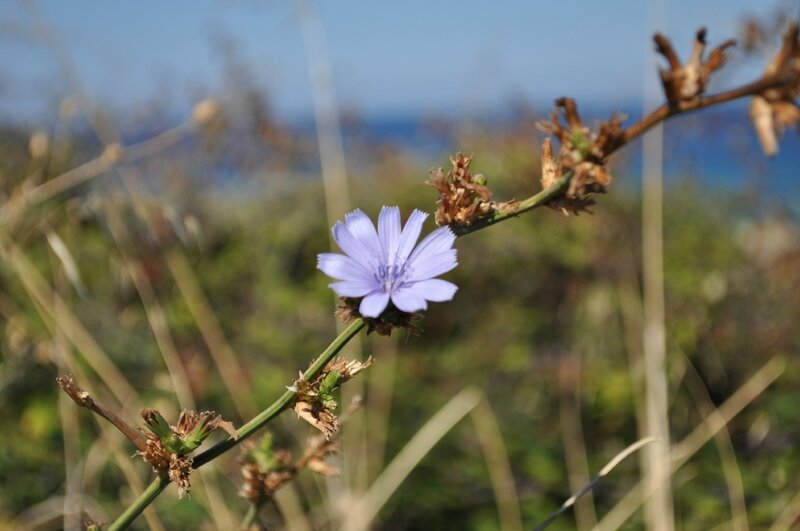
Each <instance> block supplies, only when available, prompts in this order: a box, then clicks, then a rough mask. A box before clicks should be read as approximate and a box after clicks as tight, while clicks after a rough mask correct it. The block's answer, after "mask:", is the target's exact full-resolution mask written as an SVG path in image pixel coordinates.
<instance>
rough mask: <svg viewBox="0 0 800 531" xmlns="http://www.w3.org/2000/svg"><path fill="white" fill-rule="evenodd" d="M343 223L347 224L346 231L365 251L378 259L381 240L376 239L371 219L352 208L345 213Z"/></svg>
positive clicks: (376, 235) (380, 250)
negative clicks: (351, 210)
mask: <svg viewBox="0 0 800 531" xmlns="http://www.w3.org/2000/svg"><path fill="white" fill-rule="evenodd" d="M344 224H345V225H346V226H347V230H348V232H350V234H352V235H353V237H354V238H355V239H357V240H358V241H360V242H361V243H362V245H364V247H365V248H366V250H367V252H369V254H370V255H371V256H373V257H375V258H376V259H378V260H380V257H381V252H382V251H383V249H381V242H380V240H379V239H378V233H377V232H375V225H373V224H372V220H371V219H369V217H368V216H367V215H366V214H364V213H363V212H362V211H361V210H354V211H353V212H350V213H349V214H347V215H345V217H344Z"/></svg>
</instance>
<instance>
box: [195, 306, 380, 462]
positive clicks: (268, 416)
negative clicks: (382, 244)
mask: <svg viewBox="0 0 800 531" xmlns="http://www.w3.org/2000/svg"><path fill="white" fill-rule="evenodd" d="M363 327H364V321H363V320H361V319H357V320H355V321H353V322H352V323H351V324H350V326H348V327H347V328H345V329H344V330H343V331H342V333H341V334H339V337H337V338H336V339H334V340H333V342H332V343H331V344H330V345H328V348H326V349H325V351H324V352H323V353H322V354H320V355H319V356H318V357H317V359H315V360H314V362H313V363H312V364H311V366H310V367H309V368H308V370H307V371H306V372H304V373H303V377H304V378H305V379H306V380H311V379H312V378H314V377H315V376H317V375H318V374H319V373H320V372H321V371H322V369H324V368H325V365H327V364H328V362H329V361H331V360H332V359H333V357H334V356H336V354H338V353H339V351H341V350H342V349H343V348H344V346H345V345H346V344H347V343H348V341H350V340H351V339H353V338H354V337H355V336H356V334H358V332H359V331H360V330H361V329H362V328H363ZM296 395H297V393H295V392H294V391H286V392H285V393H283V395H281V397H280V398H279V399H278V400H276V401H275V402H273V403H272V405H271V406H269V407H268V408H267V409H265V410H264V411H262V412H261V413H259V414H258V415H256V416H255V417H253V418H252V419H251V420H250V422H248V423H247V424H245V425H244V426H242V427H241V428H239V431H238V432H237V435H238V437H236V438H233V437H228V438H227V439H225V440H224V441H220V442H218V443H217V444H215V445H214V446H212V447H211V448H209V449H208V450H206V451H205V452H203V453H201V454H199V455H198V456H197V457H195V458H194V462H193V463H192V467H193V468H200V467H201V466H203V465H204V464H206V463H208V462H209V461H211V460H212V459H214V458H216V457H217V456H219V455H220V454H224V453H225V452H227V451H228V450H230V449H231V448H233V447H234V446H236V445H238V444H239V443H241V442H242V441H244V440H245V439H247V438H248V437H250V436H251V435H253V434H254V433H255V432H256V431H258V430H259V429H261V428H262V427H263V426H264V425H265V424H266V423H268V422H269V421H270V420H272V419H273V418H275V417H277V416H278V415H279V414H280V413H281V412H283V410H284V409H286V408H287V407H289V405H290V404H291V403H292V400H294V397H295V396H296Z"/></svg>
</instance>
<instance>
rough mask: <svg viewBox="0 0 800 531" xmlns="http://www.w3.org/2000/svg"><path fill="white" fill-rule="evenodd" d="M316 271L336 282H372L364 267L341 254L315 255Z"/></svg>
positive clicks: (371, 276)
mask: <svg viewBox="0 0 800 531" xmlns="http://www.w3.org/2000/svg"><path fill="white" fill-rule="evenodd" d="M317 269H319V270H320V271H322V272H323V273H325V274H326V275H328V276H329V277H331V278H335V279H337V280H363V281H368V280H374V277H373V275H372V273H370V272H369V271H368V270H367V269H366V268H365V267H364V266H362V265H361V264H359V263H358V262H356V261H355V260H353V259H352V258H350V257H349V256H345V255H343V254H338V253H320V254H318V255H317Z"/></svg>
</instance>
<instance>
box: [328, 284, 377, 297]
mask: <svg viewBox="0 0 800 531" xmlns="http://www.w3.org/2000/svg"><path fill="white" fill-rule="evenodd" d="M328 287H329V288H331V289H332V290H333V291H335V292H336V294H337V295H338V296H340V297H363V296H364V295H366V294H367V293H369V292H371V291H375V290H376V289H379V288H380V286H378V285H376V282H375V281H372V282H366V281H363V280H342V281H341V282H333V283H331V284H328Z"/></svg>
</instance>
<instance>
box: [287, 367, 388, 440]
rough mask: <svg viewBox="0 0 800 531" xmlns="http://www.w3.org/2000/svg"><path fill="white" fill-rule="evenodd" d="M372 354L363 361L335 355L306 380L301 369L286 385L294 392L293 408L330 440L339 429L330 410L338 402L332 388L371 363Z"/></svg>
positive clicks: (335, 406) (334, 415)
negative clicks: (320, 369) (294, 378)
mask: <svg viewBox="0 0 800 531" xmlns="http://www.w3.org/2000/svg"><path fill="white" fill-rule="evenodd" d="M372 362H373V359H372V356H370V357H369V358H367V360H366V361H365V362H360V361H358V360H348V359H345V358H337V359H335V360H333V361H331V362H330V363H328V365H327V366H326V367H325V369H323V370H322V372H321V373H320V374H319V375H317V377H316V378H314V379H313V380H310V381H309V380H306V379H305V377H304V376H303V373H300V377H299V378H298V379H297V380H295V382H294V385H292V386H290V387H289V388H288V389H289V390H290V391H293V392H295V393H297V397H296V398H295V403H294V411H295V413H297V416H298V417H300V418H301V419H303V420H305V421H306V422H308V423H309V424H311V425H312V426H314V427H315V428H317V429H318V430H319V431H321V432H322V433H323V435H325V438H326V439H328V440H330V439H331V437H333V436H334V435H335V434H336V432H338V431H339V420H338V419H337V417H336V414H335V413H334V411H335V410H336V408H337V407H339V404H338V403H337V402H336V399H334V397H333V392H334V391H335V390H336V389H338V388H339V387H340V386H341V385H342V384H343V383H345V382H346V381H348V380H350V379H352V378H354V377H355V376H356V375H357V374H358V373H360V372H361V371H363V370H364V369H366V368H367V367H369V366H370V365H372Z"/></svg>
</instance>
